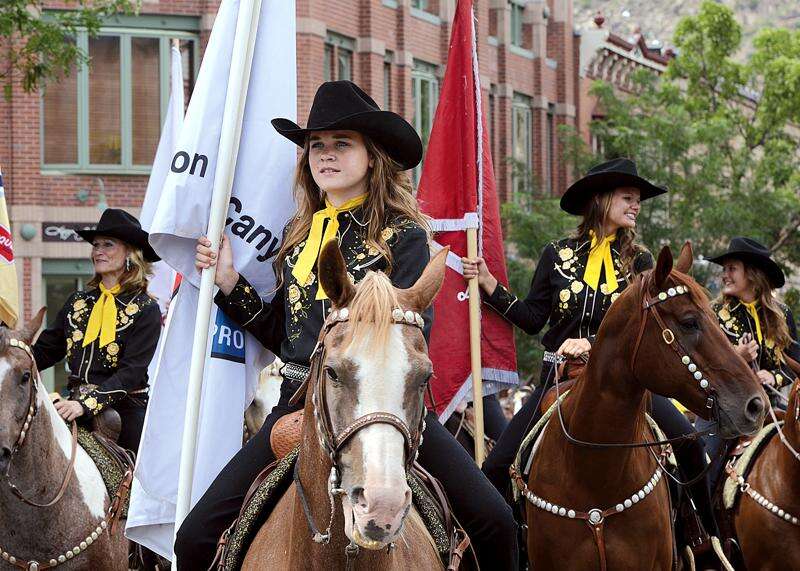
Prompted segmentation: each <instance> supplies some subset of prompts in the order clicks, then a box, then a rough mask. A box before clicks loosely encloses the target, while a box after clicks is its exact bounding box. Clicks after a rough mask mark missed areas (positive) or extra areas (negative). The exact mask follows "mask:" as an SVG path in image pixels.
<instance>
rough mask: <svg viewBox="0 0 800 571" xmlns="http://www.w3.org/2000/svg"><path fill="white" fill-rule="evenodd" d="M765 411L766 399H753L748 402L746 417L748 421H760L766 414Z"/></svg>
mask: <svg viewBox="0 0 800 571" xmlns="http://www.w3.org/2000/svg"><path fill="white" fill-rule="evenodd" d="M764 409H765V405H764V399H762V398H761V397H753V398H751V399H750V400H749V401H747V407H746V409H745V416H746V417H747V419H748V420H758V419H759V418H761V416H762V415H763V414H764Z"/></svg>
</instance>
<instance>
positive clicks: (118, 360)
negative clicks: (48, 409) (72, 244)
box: [32, 208, 161, 452]
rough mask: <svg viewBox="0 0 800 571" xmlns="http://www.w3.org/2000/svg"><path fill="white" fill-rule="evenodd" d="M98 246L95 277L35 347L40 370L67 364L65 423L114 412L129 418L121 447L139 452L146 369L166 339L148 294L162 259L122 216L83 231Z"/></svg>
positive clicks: (112, 214)
mask: <svg viewBox="0 0 800 571" xmlns="http://www.w3.org/2000/svg"><path fill="white" fill-rule="evenodd" d="M78 234H79V235H80V236H81V238H83V239H84V240H86V241H87V242H89V243H90V244H92V263H93V264H94V271H95V275H94V278H92V280H91V281H90V282H89V284H88V289H87V290H86V291H77V292H75V293H74V294H72V295H71V296H70V297H69V299H68V300H67V302H66V303H65V304H64V307H62V308H61V311H59V312H58V316H57V317H56V320H55V321H54V322H53V323H52V324H51V326H50V327H49V328H48V329H45V330H44V331H42V334H41V335H39V339H38V340H37V341H36V344H34V346H33V347H32V349H33V355H34V356H35V357H36V366H37V367H38V368H39V370H40V371H41V370H44V369H47V368H48V367H52V366H53V365H55V364H56V363H58V362H59V361H60V360H61V359H63V358H64V357H65V356H66V358H67V364H68V365H69V371H70V376H69V392H70V397H69V399H68V400H59V401H57V402H56V403H55V406H56V410H58V413H59V414H60V415H61V417H62V418H63V419H64V420H67V421H70V420H75V419H80V420H79V422H83V421H88V420H89V419H91V418H92V417H93V416H95V415H97V414H98V413H100V412H101V411H103V410H105V409H106V408H109V407H113V408H114V409H115V410H116V411H117V412H118V413H119V415H120V417H121V418H122V430H121V432H120V436H119V445H120V446H122V447H123V448H127V449H128V450H132V451H133V452H136V451H137V450H138V449H139V439H140V438H141V435H142V427H143V425H144V414H145V410H146V408H147V399H148V397H147V390H148V389H147V367H148V365H149V364H150V360H151V359H152V358H153V354H154V353H155V351H156V345H157V344H158V337H159V335H160V334H161V311H160V310H159V308H158V303H157V302H156V301H155V300H154V299H153V298H151V297H150V296H149V295H148V293H147V285H148V279H147V278H148V275H150V273H151V270H150V264H151V262H156V261H158V260H159V257H158V256H157V255H156V253H155V251H153V249H152V248H151V247H150V244H149V243H148V242H147V232H145V231H144V230H142V227H141V225H140V224H139V221H138V220H137V219H136V218H134V217H133V216H131V215H130V214H128V213H127V212H125V211H124V210H118V209H116V208H109V209H107V210H105V212H103V215H102V216H101V217H100V222H99V223H98V224H97V228H96V229H94V230H78Z"/></svg>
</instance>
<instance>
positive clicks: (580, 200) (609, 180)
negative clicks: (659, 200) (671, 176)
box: [561, 159, 667, 216]
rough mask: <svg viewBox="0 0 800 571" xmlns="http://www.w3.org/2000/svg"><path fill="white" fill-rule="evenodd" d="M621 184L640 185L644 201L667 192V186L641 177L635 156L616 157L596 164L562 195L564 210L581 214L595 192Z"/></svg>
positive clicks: (617, 186)
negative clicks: (657, 184) (662, 186)
mask: <svg viewBox="0 0 800 571" xmlns="http://www.w3.org/2000/svg"><path fill="white" fill-rule="evenodd" d="M621 186H633V187H635V188H638V189H639V192H641V199H642V200H647V199H648V198H653V197H654V196H658V195H659V194H664V193H665V192H667V189H666V188H661V187H660V186H656V185H654V184H653V183H651V182H650V181H648V180H646V179H644V178H642V177H640V176H639V171H638V170H636V163H635V162H633V161H632V160H631V159H614V160H611V161H607V162H605V163H600V164H599V165H595V166H593V167H592V168H590V169H589V172H587V173H586V176H584V177H583V178H581V179H578V180H576V181H575V182H573V183H572V184H571V185H570V187H569V188H568V189H567V191H566V192H565V193H564V195H563V196H562V197H561V210H563V211H564V212H569V213H570V214H575V215H577V216H580V215H582V214H583V211H584V209H585V208H586V203H587V202H588V201H589V199H590V198H591V197H592V196H593V195H595V194H597V193H599V192H604V191H607V190H614V189H615V188H619V187H621Z"/></svg>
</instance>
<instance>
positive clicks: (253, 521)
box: [209, 411, 477, 571]
mask: <svg viewBox="0 0 800 571" xmlns="http://www.w3.org/2000/svg"><path fill="white" fill-rule="evenodd" d="M299 412H301V411H298V413H299ZM298 413H292V414H290V415H286V416H284V417H282V418H281V420H282V421H283V424H284V427H287V426H288V427H289V430H288V432H287V431H284V434H291V432H292V431H294V430H295V427H296V426H298V425H299V426H302V415H299V414H298ZM290 416H292V417H294V418H291V419H289V418H288V417H290ZM279 422H280V421H279ZM276 427H277V424H276ZM276 427H273V432H274V430H275V428H276ZM278 441H279V442H285V441H286V439H282V438H279V439H278ZM270 443H272V438H271V439H270ZM280 445H281V444H279V446H280ZM281 451H282V450H281ZM273 452H275V454H276V455H277V454H278V451H277V450H275V449H273ZM299 452H300V446H299V444H298V445H297V446H295V447H294V448H293V449H292V450H290V451H289V452H288V453H286V454H284V455H283V456H282V457H281V458H280V459H278V460H276V461H275V462H273V463H272V464H270V465H269V466H267V467H266V468H264V470H262V471H261V473H259V474H258V476H256V478H255V480H254V481H253V483H252V484H251V485H250V489H249V490H248V491H247V494H246V495H245V499H244V503H243V504H242V508H241V510H240V511H239V515H238V517H237V518H236V519H235V520H234V522H233V523H232V524H231V525H230V527H228V529H226V530H225V531H224V532H223V534H222V536H221V537H220V539H219V542H218V543H217V553H216V556H215V557H214V561H213V562H212V564H211V567H210V568H209V571H212V570H216V571H226V570H233V569H239V568H241V565H242V562H243V561H244V558H245V555H246V554H247V550H248V548H249V547H250V543H251V542H252V541H253V539H254V538H255V536H256V534H257V533H258V530H259V529H261V526H262V525H263V524H264V522H265V521H266V519H267V517H268V516H269V514H270V513H271V512H272V510H273V509H274V507H275V506H276V505H277V503H278V501H279V500H280V499H281V497H282V496H283V494H284V493H285V492H286V490H288V489H289V486H290V485H291V483H292V475H293V473H294V467H295V463H296V462H297V457H298V455H299ZM407 481H408V485H409V488H411V493H412V497H413V503H414V507H415V508H416V509H417V511H418V512H419V515H420V517H421V518H422V521H423V522H424V523H425V527H426V528H427V530H428V533H430V534H431V537H432V538H433V540H434V543H435V544H436V549H437V551H438V552H439V556H440V557H441V558H442V561H443V562H444V563H445V564H446V565H447V569H448V571H455V570H457V569H458V568H459V566H460V563H461V561H462V560H463V557H464V555H465V553H466V552H467V551H468V550H471V546H470V541H469V537H467V535H466V533H465V532H464V530H463V529H462V528H461V526H460V525H459V524H458V522H457V521H456V519H455V517H454V516H453V515H452V512H451V510H450V506H449V503H448V502H447V498H446V496H445V494H444V491H443V489H442V487H441V484H439V482H438V480H436V479H435V478H434V477H433V476H431V475H430V474H428V473H427V472H426V471H425V470H424V469H423V468H422V467H421V466H419V464H416V463H415V464H414V467H413V470H412V472H411V473H410V474H409V475H408V476H407ZM472 555H473V556H474V553H473V554H472ZM475 568H477V565H476V567H475Z"/></svg>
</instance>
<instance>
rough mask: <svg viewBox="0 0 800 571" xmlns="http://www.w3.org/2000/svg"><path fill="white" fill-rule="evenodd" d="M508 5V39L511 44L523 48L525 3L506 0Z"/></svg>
mask: <svg viewBox="0 0 800 571" xmlns="http://www.w3.org/2000/svg"><path fill="white" fill-rule="evenodd" d="M508 5H509V10H510V14H509V41H510V43H511V45H512V46H516V47H518V48H524V47H525V46H524V43H525V28H524V23H525V3H524V2H521V1H520V0H508Z"/></svg>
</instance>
